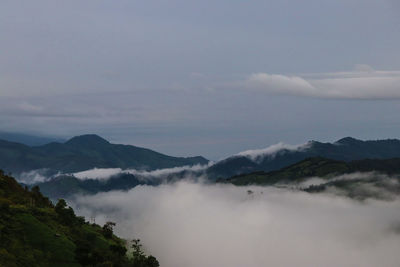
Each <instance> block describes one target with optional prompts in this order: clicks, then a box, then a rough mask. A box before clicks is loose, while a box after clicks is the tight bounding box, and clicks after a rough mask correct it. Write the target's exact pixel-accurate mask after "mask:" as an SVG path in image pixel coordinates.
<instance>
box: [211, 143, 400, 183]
mask: <svg viewBox="0 0 400 267" xmlns="http://www.w3.org/2000/svg"><path fill="white" fill-rule="evenodd" d="M258 153H259V154H258V155H252V154H248V155H243V154H242V155H241V154H239V155H235V156H232V157H229V158H227V159H225V160H222V161H220V162H217V163H216V164H214V165H213V166H211V167H210V168H209V169H208V170H207V173H208V176H209V177H210V178H211V179H219V178H227V177H231V176H234V175H239V174H243V173H250V172H256V171H264V172H268V171H273V170H279V169H281V168H283V167H286V166H289V165H291V164H294V163H296V162H299V161H301V160H304V159H306V158H311V157H323V158H328V159H333V160H340V161H353V160H361V159H389V158H396V157H400V140H397V139H388V140H376V141H362V140H357V139H355V138H351V137H346V138H343V139H340V140H338V141H336V142H334V143H321V142H317V141H310V142H308V143H307V144H305V145H303V146H299V147H296V148H285V147H283V148H282V149H276V150H274V151H273V152H271V151H268V149H266V152H263V151H261V152H258Z"/></svg>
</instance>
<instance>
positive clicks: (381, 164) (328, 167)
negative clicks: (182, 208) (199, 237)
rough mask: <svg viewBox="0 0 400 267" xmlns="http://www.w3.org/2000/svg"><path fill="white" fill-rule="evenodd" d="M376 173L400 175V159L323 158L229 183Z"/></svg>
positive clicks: (307, 160) (246, 176)
mask: <svg viewBox="0 0 400 267" xmlns="http://www.w3.org/2000/svg"><path fill="white" fill-rule="evenodd" d="M371 171H376V172H380V173H385V174H400V158H394V159H366V160H356V161H351V162H345V161H338V160H331V159H326V158H321V157H315V158H308V159H305V160H302V161H300V162H298V163H295V164H293V165H290V166H288V167H285V168H282V169H280V170H278V171H271V172H263V171H260V172H253V173H249V174H243V175H237V176H233V177H231V178H229V179H227V180H219V182H227V183H232V184H235V185H273V184H276V183H291V182H301V181H303V180H304V179H305V178H309V177H320V178H325V179H329V178H330V177H333V176H337V175H342V174H348V173H354V172H371Z"/></svg>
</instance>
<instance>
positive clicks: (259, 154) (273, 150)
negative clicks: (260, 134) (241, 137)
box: [236, 142, 311, 161]
mask: <svg viewBox="0 0 400 267" xmlns="http://www.w3.org/2000/svg"><path fill="white" fill-rule="evenodd" d="M310 145H311V142H308V143H306V144H301V145H289V144H285V143H282V142H279V143H278V144H275V145H272V146H269V147H267V148H263V149H252V150H246V151H242V152H239V153H237V154H236V156H245V157H248V158H250V159H251V160H253V161H257V160H259V159H260V158H263V157H265V156H270V157H274V156H275V155H276V154H277V153H279V152H281V151H284V150H288V151H302V150H305V149H307V148H309V147H310Z"/></svg>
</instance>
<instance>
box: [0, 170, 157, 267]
mask: <svg viewBox="0 0 400 267" xmlns="http://www.w3.org/2000/svg"><path fill="white" fill-rule="evenodd" d="M114 226H115V224H114V223H112V222H107V223H106V224H105V225H104V226H102V227H101V226H99V225H97V224H92V223H89V222H87V221H86V220H85V218H84V217H79V216H76V215H75V213H74V210H73V209H72V208H71V207H68V205H67V203H66V202H65V200H63V199H60V200H59V201H58V202H57V204H56V205H53V204H52V203H51V202H50V201H49V199H48V198H47V197H45V196H43V195H42V193H41V192H40V190H39V187H37V186H36V187H33V188H32V189H31V190H28V188H26V187H25V188H23V187H22V186H21V185H19V184H18V183H17V182H16V181H15V179H14V178H12V177H11V176H8V175H5V174H4V173H3V171H0V266H7V267H13V266H15V267H17V266H32V267H34V266H38V267H39V266H40V267H42V266H49V267H50V266H121V267H122V266H126V267H128V266H131V267H156V266H159V264H158V261H157V260H156V259H155V258H154V257H153V256H146V255H144V253H143V252H142V250H141V245H140V243H139V240H134V242H133V246H132V249H131V250H130V251H131V252H130V253H129V254H127V248H126V242H125V241H124V240H122V239H120V238H118V237H117V236H115V235H114V234H113V227H114Z"/></svg>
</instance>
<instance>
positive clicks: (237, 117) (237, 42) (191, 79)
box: [0, 0, 400, 159]
mask: <svg viewBox="0 0 400 267" xmlns="http://www.w3.org/2000/svg"><path fill="white" fill-rule="evenodd" d="M0 33H1V35H0V125H1V126H0V127H1V128H0V130H1V131H12V132H23V133H33V134H39V135H51V136H61V137H66V138H68V137H71V136H73V135H78V134H84V133H97V134H100V135H102V136H103V137H105V138H107V139H109V140H110V141H113V142H116V143H127V144H134V145H139V146H145V147H148V148H152V149H155V150H158V151H160V152H163V153H167V154H171V155H182V156H186V155H199V154H200V155H203V156H206V157H208V158H210V159H219V158H221V157H224V156H227V155H230V154H233V153H237V152H239V151H242V150H247V149H252V148H262V147H266V146H268V145H271V144H273V143H277V142H279V141H283V142H287V143H290V144H298V143H303V142H306V141H308V140H312V139H314V140H321V141H335V140H336V139H339V138H341V137H344V136H353V137H357V138H361V139H377V138H389V137H390V138H400V112H399V111H400V101H399V100H400V4H398V1H397V0H335V1H332V0H304V1H297V0H279V1H278V0H271V1H267V0H264V1H260V0H252V1H236V0H213V1H209V0H203V1H189V0H185V1H183V0H182V1H179V0H168V1H167V0H158V1H134V0H126V1H124V0H118V1H103V0H85V1H75V0H69V1H56V0H47V1H44V0H37V1H30V0H27V1H17V0H10V1H8V0H3V1H1V4H0Z"/></svg>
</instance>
